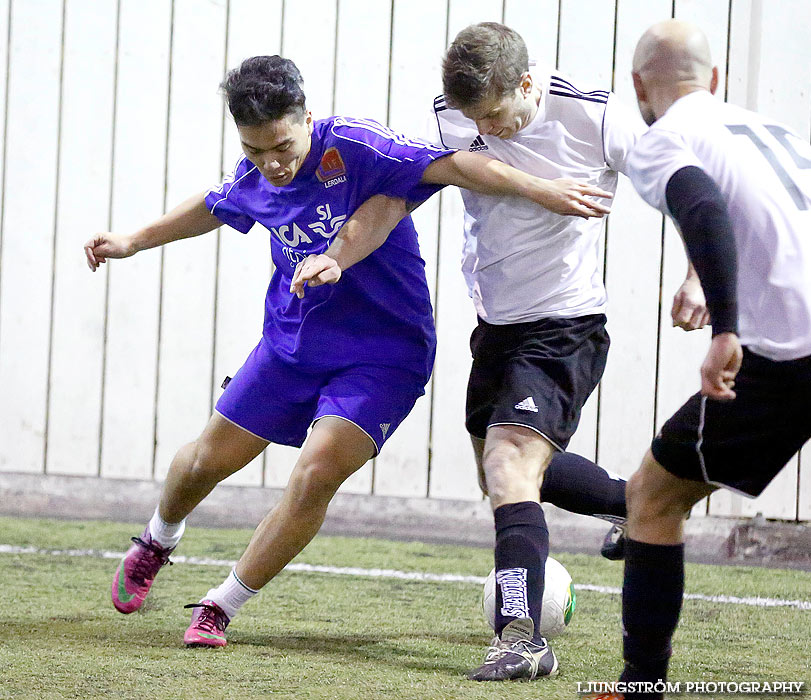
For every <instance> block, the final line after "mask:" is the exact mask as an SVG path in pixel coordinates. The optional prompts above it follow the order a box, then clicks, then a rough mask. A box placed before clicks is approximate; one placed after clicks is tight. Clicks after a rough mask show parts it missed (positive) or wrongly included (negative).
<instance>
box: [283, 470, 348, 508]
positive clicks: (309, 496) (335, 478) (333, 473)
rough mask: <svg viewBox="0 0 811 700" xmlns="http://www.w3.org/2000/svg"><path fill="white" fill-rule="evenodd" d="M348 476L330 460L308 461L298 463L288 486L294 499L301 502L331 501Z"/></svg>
mask: <svg viewBox="0 0 811 700" xmlns="http://www.w3.org/2000/svg"><path fill="white" fill-rule="evenodd" d="M346 477H347V475H344V474H343V473H342V472H341V471H340V470H336V469H335V467H334V465H332V464H330V463H328V462H323V461H320V460H318V461H308V462H305V463H299V464H297V465H296V468H295V470H294V471H293V474H292V475H291V477H290V484H289V487H288V488H289V489H290V495H291V496H292V497H293V498H294V500H296V501H298V502H300V503H301V504H307V503H313V502H323V501H327V502H329V501H330V499H332V497H333V496H334V495H335V492H336V491H337V490H338V488H339V487H340V486H341V484H342V483H343V482H344V481H345V480H346Z"/></svg>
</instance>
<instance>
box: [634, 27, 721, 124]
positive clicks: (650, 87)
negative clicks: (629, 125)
mask: <svg viewBox="0 0 811 700" xmlns="http://www.w3.org/2000/svg"><path fill="white" fill-rule="evenodd" d="M632 77H633V79H634V89H635V90H636V98H637V102H638V103H639V111H640V112H641V113H642V118H643V119H644V120H645V121H646V122H647V123H648V124H653V122H655V121H656V120H657V119H658V118H659V117H661V116H662V115H663V114H664V113H665V112H666V111H667V110H668V109H669V108H670V106H671V105H672V104H673V103H674V102H675V101H676V100H678V99H679V98H681V97H684V96H685V95H687V94H689V93H691V92H695V91H696V90H709V91H710V92H712V93H715V89H716V87H718V70H717V69H716V68H713V65H712V61H711V59H710V45H709V43H708V42H707V37H706V36H704V33H703V32H702V31H701V30H700V29H699V28H698V27H696V26H695V25H693V24H688V23H687V22H679V21H678V20H675V19H669V20H666V21H664V22H659V23H658V24H654V25H653V26H652V27H651V28H650V29H648V31H646V32H645V33H644V34H643V35H642V38H641V39H640V40H639V43H638V44H637V45H636V51H634V62H633V69H632Z"/></svg>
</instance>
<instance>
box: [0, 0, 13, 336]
mask: <svg viewBox="0 0 811 700" xmlns="http://www.w3.org/2000/svg"><path fill="white" fill-rule="evenodd" d="M13 5H14V0H8V17H7V22H6V85H5V98H4V99H5V102H4V114H3V154H2V157H3V178H2V183H0V184H1V185H2V186H0V302H2V294H3V286H2V282H3V232H4V229H5V222H6V213H5V212H6V173H7V172H8V97H9V89H8V86H9V83H10V82H11V18H12V12H11V10H12V7H13ZM0 308H2V304H0ZM0 322H2V316H0ZM0 330H2V329H0Z"/></svg>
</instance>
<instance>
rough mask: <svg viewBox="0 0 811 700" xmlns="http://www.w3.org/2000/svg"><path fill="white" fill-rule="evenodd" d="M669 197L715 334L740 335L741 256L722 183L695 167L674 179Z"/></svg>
mask: <svg viewBox="0 0 811 700" xmlns="http://www.w3.org/2000/svg"><path fill="white" fill-rule="evenodd" d="M665 197H666V199H667V206H668V208H669V209H670V212H671V214H673V218H674V219H675V220H676V222H677V223H678V225H679V228H680V229H681V235H682V238H683V239H684V244H685V246H686V247H687V253H688V255H689V256H690V261H691V262H692V263H693V267H695V269H696V272H697V273H698V278H699V279H700V280H701V286H702V287H703V288H704V296H705V297H706V298H707V309H708V310H709V312H710V323H712V334H713V335H718V334H719V333H727V332H731V333H737V332H738V295H737V282H738V258H737V254H736V249H735V237H734V235H733V233H732V221H731V220H730V218H729V214H728V212H727V207H726V203H725V202H724V198H723V196H722V195H721V191H720V190H719V189H718V185H716V184H715V181H714V180H713V179H712V178H711V177H710V176H709V175H707V173H705V172H704V171H703V170H702V169H701V168H696V167H694V166H689V167H686V168H682V169H681V170H678V171H677V172H676V173H674V175H673V177H671V178H670V180H668V183H667V188H666V189H665Z"/></svg>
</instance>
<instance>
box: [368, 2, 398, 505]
mask: <svg viewBox="0 0 811 700" xmlns="http://www.w3.org/2000/svg"><path fill="white" fill-rule="evenodd" d="M393 73H394V0H391V2H390V3H389V73H388V79H387V81H386V126H388V127H389V128H391V86H392V74H393ZM376 487H377V457H375V458H373V459H372V481H371V485H370V487H369V493H370V494H371V495H372V496H374V495H375V489H376Z"/></svg>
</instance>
